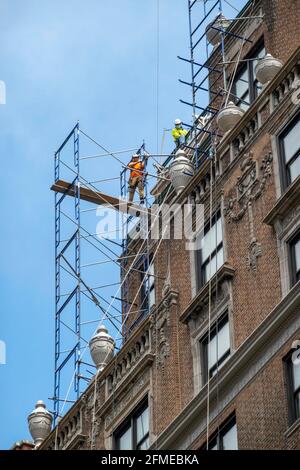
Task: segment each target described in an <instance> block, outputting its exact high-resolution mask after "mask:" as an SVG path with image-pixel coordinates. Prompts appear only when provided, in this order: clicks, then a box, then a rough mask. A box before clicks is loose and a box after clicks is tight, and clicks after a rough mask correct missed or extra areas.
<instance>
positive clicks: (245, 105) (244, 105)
mask: <svg viewBox="0 0 300 470" xmlns="http://www.w3.org/2000/svg"><path fill="white" fill-rule="evenodd" d="M243 101H246V102H247V103H249V102H250V95H249V93H247V94H246V95H245V96H244V97H243ZM243 101H241V102H240V103H238V106H239V107H240V108H241V109H243V110H244V111H247V109H249V107H250V105H249V104H247V103H244V102H243Z"/></svg>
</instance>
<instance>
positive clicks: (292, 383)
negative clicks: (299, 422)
mask: <svg viewBox="0 0 300 470" xmlns="http://www.w3.org/2000/svg"><path fill="white" fill-rule="evenodd" d="M292 357H293V356H292V354H289V356H288V359H287V360H286V367H287V378H288V395H289V396H288V399H289V417H290V424H292V423H293V422H294V421H296V419H298V418H300V364H297V363H295V361H293V360H292Z"/></svg>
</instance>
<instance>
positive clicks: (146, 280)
mask: <svg viewBox="0 0 300 470" xmlns="http://www.w3.org/2000/svg"><path fill="white" fill-rule="evenodd" d="M148 259H149V263H148ZM151 266H152V267H153V275H152V274H147V275H146V272H147V271H148V270H150V267H151ZM140 271H142V272H141V273H140V274H141V282H142V287H141V293H140V310H141V315H142V316H144V315H147V312H148V311H150V310H151V308H152V307H153V305H155V300H156V299H155V275H154V274H155V273H154V260H153V255H152V254H151V255H150V256H149V258H146V259H145V260H144V262H143V263H142V265H141V266H140ZM149 272H150V271H149ZM151 277H153V282H151ZM146 286H148V287H146ZM153 291H154V303H153V305H150V296H151V293H152V292H153Z"/></svg>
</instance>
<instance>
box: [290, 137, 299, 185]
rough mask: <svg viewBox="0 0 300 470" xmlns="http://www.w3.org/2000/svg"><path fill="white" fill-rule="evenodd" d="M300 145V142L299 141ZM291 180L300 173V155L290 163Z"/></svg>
mask: <svg viewBox="0 0 300 470" xmlns="http://www.w3.org/2000/svg"><path fill="white" fill-rule="evenodd" d="M299 147H300V143H299ZM289 169H290V177H291V182H293V181H295V179H296V178H297V176H299V175H300V155H299V156H298V157H297V158H296V159H295V160H294V161H293V162H292V163H291V164H290V165H289Z"/></svg>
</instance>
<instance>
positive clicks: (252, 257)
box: [246, 239, 261, 271]
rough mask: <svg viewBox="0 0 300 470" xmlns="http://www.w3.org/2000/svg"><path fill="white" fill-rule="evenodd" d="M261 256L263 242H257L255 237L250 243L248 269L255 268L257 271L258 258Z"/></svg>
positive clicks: (247, 260)
mask: <svg viewBox="0 0 300 470" xmlns="http://www.w3.org/2000/svg"><path fill="white" fill-rule="evenodd" d="M259 256H261V244H260V243H257V240H256V239H254V240H252V242H251V243H250V245H249V254H248V256H247V259H246V263H247V268H248V269H253V271H256V268H257V258H258V257H259Z"/></svg>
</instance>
